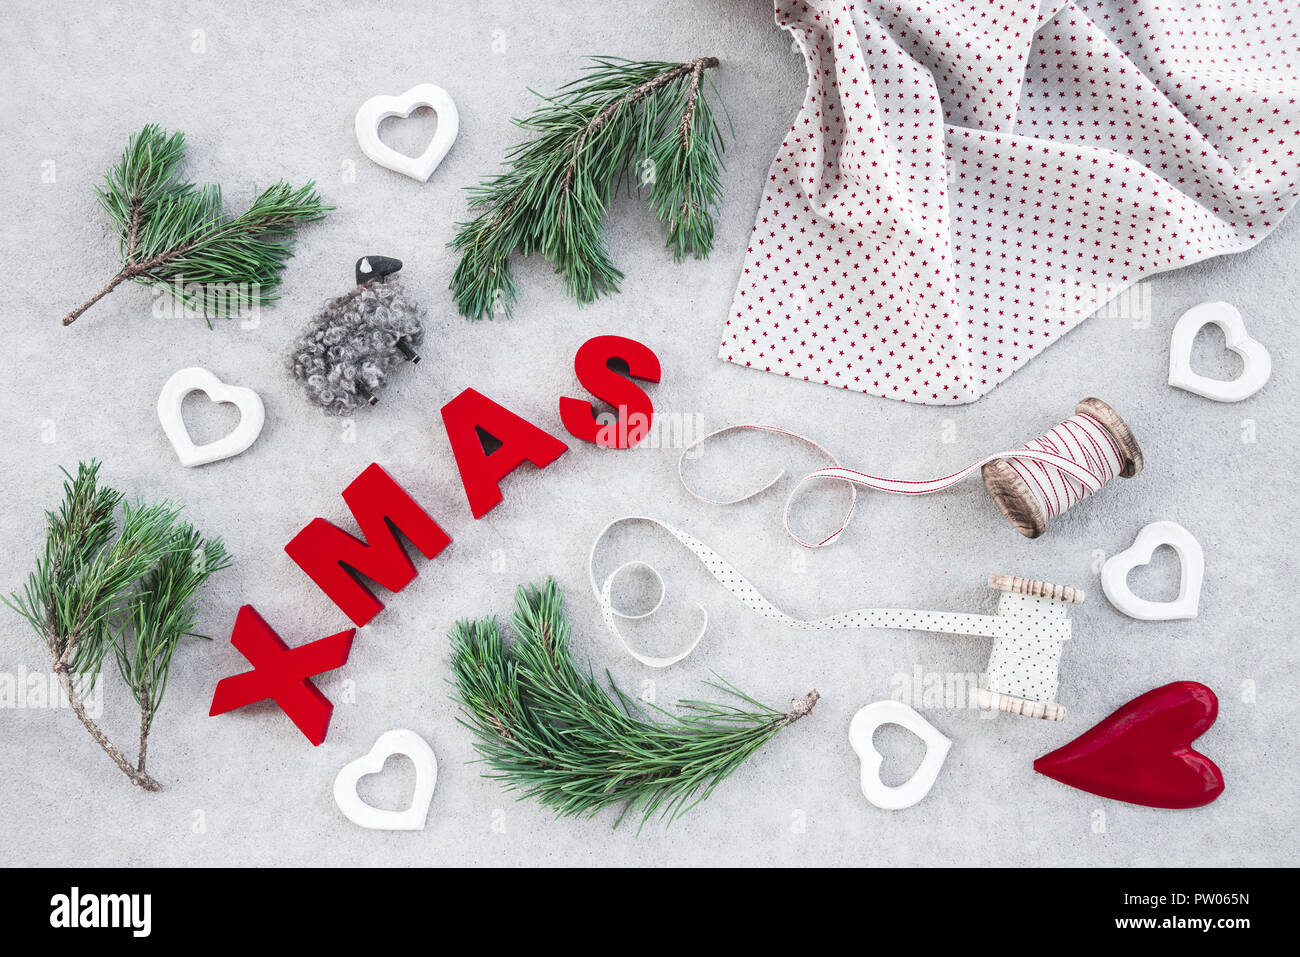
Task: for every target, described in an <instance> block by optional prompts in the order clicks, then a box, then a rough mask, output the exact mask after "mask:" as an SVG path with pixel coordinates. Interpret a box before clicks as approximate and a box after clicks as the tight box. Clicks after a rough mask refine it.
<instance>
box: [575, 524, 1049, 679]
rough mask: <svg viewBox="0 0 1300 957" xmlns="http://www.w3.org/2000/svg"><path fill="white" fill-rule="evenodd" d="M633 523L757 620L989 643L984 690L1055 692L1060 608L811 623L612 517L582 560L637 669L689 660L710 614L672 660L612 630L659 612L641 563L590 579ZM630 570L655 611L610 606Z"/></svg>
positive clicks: (720, 569) (1008, 598) (714, 564)
mask: <svg viewBox="0 0 1300 957" xmlns="http://www.w3.org/2000/svg"><path fill="white" fill-rule="evenodd" d="M633 522H642V523H647V524H650V525H654V526H656V527H658V528H661V529H663V530H664V531H666V532H667V533H668V534H670V535H672V536H673V538H675V539H677V541H679V542H680V543H681V544H682V545H684V546H686V548H687V549H689V550H690V551H691V553H692V554H694V555H695V557H696V558H698V559H699V560H700V562H701V563H703V565H704V567H705V568H707V569H708V570H709V573H710V574H711V575H712V576H713V577H714V578H715V579H717V581H718V583H719V584H721V585H722V587H724V588H725V589H727V591H729V592H731V594H732V595H734V596H735V597H736V598H738V599H740V601H741V602H742V603H744V604H745V605H746V606H747V607H748V608H749V609H750V610H752V611H755V612H757V613H758V614H759V615H761V616H762V617H764V618H769V619H774V620H776V621H779V622H781V623H782V624H783V625H785V626H786V627H788V628H790V629H792V630H795V631H831V630H837V629H846V628H852V629H895V630H898V631H924V632H932V633H936V634H949V635H974V636H982V637H988V638H993V639H995V644H994V650H993V655H992V657H991V659H990V664H989V669H988V684H989V689H990V690H992V691H995V692H998V693H1000V694H1008V695H1014V696H1016V697H1023V698H1027V699H1029V700H1034V701H1048V700H1051V699H1052V698H1053V697H1054V696H1055V694H1056V666H1057V662H1058V660H1059V658H1060V653H1061V642H1062V641H1064V640H1066V639H1068V638H1069V637H1070V620H1069V618H1068V617H1067V616H1066V612H1065V608H1066V606H1065V605H1063V604H1061V603H1060V602H1054V601H1051V600H1050V599H1045V598H1038V597H1035V596H1030V595H1021V594H1012V593H1009V592H1004V593H1003V594H1002V595H1001V597H1000V599H999V604H998V613H997V614H995V615H977V614H962V613H955V612H937V611H916V610H913V609H906V608H860V609H856V610H854V611H846V612H841V613H839V614H836V615H831V616H829V617H825V618H816V619H812V620H805V619H801V618H795V617H793V616H791V615H788V614H786V613H785V612H783V611H782V610H781V609H779V608H777V607H776V606H775V605H773V604H772V603H771V602H769V601H768V600H767V599H766V598H764V597H763V595H762V594H761V593H760V592H759V591H758V589H757V588H755V587H754V586H753V585H752V584H750V583H749V581H748V580H747V579H746V578H745V577H744V576H743V575H741V574H740V572H738V571H737V570H736V568H735V567H734V566H733V565H731V563H729V562H728V561H726V560H725V559H724V558H722V556H720V555H719V554H718V553H717V552H715V551H714V550H713V549H711V548H709V546H707V545H705V544H704V543H703V542H701V541H700V540H699V539H697V538H695V537H694V536H692V535H688V534H687V533H686V532H683V531H681V530H679V529H677V528H674V527H673V526H671V525H669V524H668V523H666V522H661V521H659V520H658V519H655V518H649V517H647V516H642V515H629V516H625V517H623V518H616V519H614V520H613V521H611V522H610V523H609V524H608V525H606V526H605V527H604V528H603V529H602V530H601V532H600V534H599V535H597V536H596V540H595V541H594V542H593V543H592V546H591V553H590V555H589V556H588V560H587V571H588V575H589V576H590V580H591V588H592V591H593V592H594V593H595V595H596V600H597V601H598V602H599V603H600V610H601V615H602V616H603V618H604V620H605V625H606V627H608V628H609V630H610V632H611V633H612V634H613V635H614V637H615V638H617V639H618V641H619V643H620V644H621V645H622V646H623V648H624V649H625V650H626V651H627V653H628V654H630V655H631V656H632V657H633V658H635V659H636V660H637V661H639V662H641V664H643V665H646V666H648V667H651V668H664V667H667V666H668V665H672V664H675V663H676V662H679V661H681V660H682V659H683V658H685V657H686V656H687V655H689V654H690V653H691V652H692V651H694V650H695V648H696V646H697V645H698V644H699V643H700V640H701V639H702V638H703V637H704V633H705V631H706V630H707V628H708V623H709V614H708V610H707V609H706V608H705V607H704V605H702V604H698V603H697V605H696V607H697V608H698V609H699V613H700V625H699V628H698V630H697V631H696V633H695V636H694V638H693V639H691V641H690V643H689V644H688V645H687V646H686V648H685V649H683V650H682V651H680V652H678V653H677V654H675V655H670V656H667V657H661V656H656V655H649V654H646V653H644V652H642V651H641V650H639V649H638V648H636V647H634V646H633V645H632V644H631V643H630V642H629V641H628V640H627V638H626V637H625V636H624V635H623V633H622V631H621V630H620V628H619V624H618V623H619V621H620V620H623V621H633V620H640V619H645V618H649V617H650V616H651V615H653V614H654V613H655V612H656V611H658V610H659V608H660V606H661V605H662V604H663V600H664V597H665V586H664V580H663V576H661V575H660V574H659V572H658V571H657V570H656V569H655V568H653V567H652V566H651V565H649V564H647V563H646V562H643V561H639V560H633V561H628V562H624V563H623V564H621V565H619V566H618V567H617V568H615V569H614V570H613V571H612V572H610V573H609V574H608V575H606V576H605V577H604V578H603V579H598V577H597V575H596V552H597V550H598V549H599V547H600V543H601V542H602V541H603V540H604V538H605V535H606V534H607V533H608V532H609V530H610V529H612V528H613V527H614V526H616V525H623V524H628V523H633ZM634 569H641V570H644V571H647V572H649V573H650V575H651V576H652V577H653V578H654V580H655V583H656V585H657V587H658V592H659V593H658V596H657V597H656V599H655V602H654V606H653V607H652V608H651V609H650V610H649V611H646V612H642V613H633V612H625V611H622V610H620V609H619V608H618V607H617V606H616V605H615V603H614V595H613V592H614V585H615V583H616V581H617V580H618V578H619V576H620V575H622V574H624V573H625V572H629V571H632V570H634Z"/></svg>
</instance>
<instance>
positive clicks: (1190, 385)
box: [1169, 302, 1273, 402]
mask: <svg viewBox="0 0 1300 957" xmlns="http://www.w3.org/2000/svg"><path fill="white" fill-rule="evenodd" d="M1210 323H1213V324H1214V325H1216V326H1218V327H1219V328H1220V329H1222V330H1223V336H1224V339H1225V340H1226V342H1227V345H1228V348H1229V349H1231V350H1232V351H1233V352H1235V353H1237V355H1239V356H1241V360H1242V363H1243V368H1242V370H1241V375H1239V376H1237V378H1235V379H1229V380H1226V381H1225V380H1223V379H1210V378H1207V377H1206V376H1203V375H1198V374H1197V373H1195V372H1193V371H1192V342H1193V341H1194V340H1195V339H1196V334H1197V333H1198V332H1200V331H1201V329H1203V328H1204V327H1205V326H1207V325H1209V324H1210ZM1272 371H1273V360H1272V359H1271V358H1270V357H1269V354H1268V350H1267V349H1265V348H1264V346H1263V344H1262V343H1260V342H1259V341H1258V340H1256V339H1253V338H1251V336H1250V334H1249V333H1248V332H1246V324H1245V323H1244V322H1243V321H1242V318H1241V313H1240V312H1238V311H1237V307H1236V306H1234V305H1232V303H1228V302H1203V303H1201V304H1200V305H1199V306H1193V307H1192V308H1191V309H1188V310H1187V311H1186V312H1185V313H1183V314H1182V316H1181V318H1179V320H1178V322H1177V324H1175V326H1174V334H1173V336H1172V337H1171V338H1170V340H1169V384H1170V385H1172V386H1176V387H1177V388H1179V389H1185V390H1186V391H1188V392H1194V393H1196V394H1197V395H1202V396H1205V398H1207V399H1214V400H1215V401H1216V402H1240V401H1241V400H1242V399H1247V398H1249V397H1250V396H1252V395H1254V394H1255V393H1256V392H1258V391H1259V390H1260V389H1262V388H1264V383H1265V382H1267V381H1268V377H1269V374H1270V373H1271V372H1272Z"/></svg>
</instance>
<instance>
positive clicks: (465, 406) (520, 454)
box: [442, 389, 569, 518]
mask: <svg viewBox="0 0 1300 957" xmlns="http://www.w3.org/2000/svg"><path fill="white" fill-rule="evenodd" d="M442 423H443V425H444V426H446V428H447V439H448V441H450V442H451V452H452V454H453V455H454V456H456V468H458V469H460V480H461V483H462V484H463V485H464V486H465V497H466V498H468V499H469V510H470V512H472V513H473V515H474V517H475V518H482V517H483V516H484V515H486V514H487V513H488V512H490V511H491V510H492V509H494V508H496V506H497V505H499V504H500V503H501V488H500V482H501V480H502V479H503V478H505V477H506V476H507V475H509V474H510V473H511V472H513V471H514V470H515V469H517V468H518V467H519V466H520V465H522V464H523V463H524V461H525V460H527V461H529V462H532V463H533V464H534V465H536V466H537V467H538V468H539V469H542V468H546V466H548V465H550V464H551V463H552V462H554V461H555V460H556V459H557V458H559V457H560V456H561V455H562V454H563V453H564V452H566V451H567V450H568V448H569V447H568V446H567V445H565V444H564V443H563V442H561V441H560V440H559V439H557V438H556V437H555V436H553V435H551V434H550V433H547V432H543V431H542V430H541V429H539V428H538V427H537V426H535V425H533V424H532V423H531V422H529V421H528V420H527V419H521V418H520V417H519V416H517V415H515V414H514V413H513V412H511V411H510V410H509V409H506V408H503V407H501V406H499V405H497V404H496V403H495V402H493V401H492V400H491V399H489V398H487V397H486V396H483V395H480V394H479V393H477V392H475V391H474V390H473V389H466V390H465V391H464V392H462V393H461V394H460V395H458V396H456V398H454V399H452V400H451V401H450V402H448V403H447V404H446V405H444V406H443V407H442ZM479 429H482V430H483V431H484V432H486V433H487V434H488V435H490V436H492V437H493V438H494V439H497V440H498V441H499V442H500V443H501V447H500V448H498V449H497V450H496V451H494V452H493V453H492V454H491V455H489V454H488V453H486V452H484V451H483V443H482V441H480V439H479V436H478V430H479Z"/></svg>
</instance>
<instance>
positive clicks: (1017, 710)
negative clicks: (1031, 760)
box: [970, 403, 1141, 721]
mask: <svg viewBox="0 0 1300 957" xmlns="http://www.w3.org/2000/svg"><path fill="white" fill-rule="evenodd" d="M1081 404H1082V403H1081ZM1108 427H1109V426H1108ZM1139 454H1140V453H1139ZM1138 461H1139V468H1140V467H1141V459H1139V460H1138ZM1008 517H1010V516H1008ZM989 587H990V588H994V589H996V590H998V591H1005V592H1011V593H1012V594H1015V595H1031V596H1033V597H1035V598H1047V599H1050V600H1052V601H1059V602H1061V604H1063V605H1082V604H1083V599H1084V595H1083V589H1082V588H1072V587H1071V586H1069V585H1053V584H1052V583H1051V582H1045V581H1039V580H1038V579H1036V578H1021V577H1020V576H1019V575H990V576H989ZM970 702H971V704H972V705H973V706H974V707H977V708H987V709H989V710H992V711H1006V712H1008V713H1009V714H1018V715H1023V716H1024V717H1026V718H1041V719H1042V720H1044V721H1064V720H1065V715H1066V707H1065V705H1063V704H1060V703H1058V702H1056V701H1034V700H1032V699H1030V698H1021V697H1018V696H1017V695H1012V694H1006V693H1005V692H1001V691H993V690H991V689H989V688H979V687H976V688H971V691H970Z"/></svg>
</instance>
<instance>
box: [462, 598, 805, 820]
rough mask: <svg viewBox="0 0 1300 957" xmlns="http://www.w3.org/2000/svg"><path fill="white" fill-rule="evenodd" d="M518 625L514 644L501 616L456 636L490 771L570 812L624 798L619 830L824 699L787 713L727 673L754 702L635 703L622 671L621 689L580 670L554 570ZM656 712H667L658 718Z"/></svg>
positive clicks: (472, 717)
mask: <svg viewBox="0 0 1300 957" xmlns="http://www.w3.org/2000/svg"><path fill="white" fill-rule="evenodd" d="M511 625H512V626H513V628H514V632H515V635H516V640H515V642H514V643H513V645H512V646H511V648H510V650H509V652H507V650H506V648H505V646H504V644H503V642H502V640H501V635H500V633H499V632H498V631H497V626H496V623H495V622H494V621H493V620H492V619H491V618H483V619H479V620H477V621H461V622H458V623H457V625H456V627H455V629H454V630H453V631H452V632H451V634H450V635H449V637H450V639H451V642H452V673H453V676H454V677H453V680H452V682H451V683H452V684H453V685H454V687H455V689H456V691H455V693H454V695H453V697H454V700H456V701H457V702H458V703H459V704H460V706H461V708H462V710H463V712H464V715H465V718H464V719H463V720H462V721H461V724H463V725H464V726H465V727H467V728H469V729H470V730H471V731H473V732H474V734H475V737H476V738H477V742H476V745H475V748H476V750H477V751H478V753H479V754H480V756H481V758H482V760H483V761H484V762H485V763H486V764H488V765H489V766H490V767H491V768H492V772H491V773H489V774H487V775H486V776H487V777H491V778H495V779H497V780H500V781H502V782H503V786H504V787H505V789H506V790H509V791H515V790H517V791H520V792H522V796H523V797H524V798H533V799H535V800H538V801H541V802H542V803H543V804H545V805H547V806H548V807H550V808H552V809H554V810H555V812H556V814H557V815H558V816H560V817H565V816H570V815H584V816H592V815H594V814H596V813H597V812H598V811H600V810H601V809H603V808H606V807H610V806H615V807H619V808H620V813H619V815H618V818H617V819H616V820H615V822H614V826H615V827H617V826H618V824H619V823H621V822H622V820H623V818H624V817H626V816H627V815H629V814H640V815H641V818H642V820H641V825H642V826H644V825H645V823H646V822H647V821H648V820H650V818H652V817H654V816H656V815H658V816H659V817H661V818H663V819H664V820H665V821H666V822H667V823H671V822H672V821H673V820H674V819H676V818H677V817H679V816H680V815H682V814H683V813H685V812H686V811H688V810H690V809H691V808H692V807H694V806H695V805H696V804H698V803H699V802H700V801H702V800H704V799H705V798H707V797H708V796H709V795H710V794H711V793H712V792H713V789H714V788H715V787H717V786H718V784H719V783H721V782H722V781H723V779H725V778H726V777H727V776H728V775H730V774H731V773H732V772H733V771H735V770H736V769H737V768H738V767H740V765H742V764H743V763H744V762H745V760H746V759H747V758H749V756H750V755H752V754H753V753H754V752H755V751H757V750H758V749H759V748H761V747H762V746H763V745H764V744H766V743H767V742H768V741H770V740H771V739H772V738H773V737H774V736H775V735H776V734H777V732H779V731H780V730H781V729H782V728H784V727H786V726H787V725H789V724H791V723H793V722H795V721H797V720H799V718H801V717H803V716H804V715H806V714H808V713H809V712H810V711H811V710H812V707H813V705H814V704H816V702H817V699H818V697H819V696H818V694H817V692H816V691H812V692H809V694H807V695H806V696H804V697H803V698H801V699H797V700H796V701H795V702H793V705H792V708H791V710H790V711H789V712H781V711H777V710H775V709H773V708H769V707H767V706H765V705H762V704H760V703H759V702H757V701H755V700H754V699H753V698H751V697H749V696H748V695H745V694H743V693H742V692H740V691H739V690H737V689H736V688H734V687H733V686H731V685H729V684H727V683H726V682H721V683H720V684H717V685H714V687H716V688H718V689H719V690H722V691H725V692H727V693H729V694H731V695H732V696H734V697H735V698H736V699H737V701H739V702H741V703H743V704H744V705H747V706H748V708H742V707H738V706H733V705H725V704H714V703H710V702H704V701H685V702H682V703H681V704H682V707H683V708H684V709H685V713H682V714H673V713H670V712H668V711H666V710H663V709H660V708H657V707H655V706H653V705H646V704H644V703H639V702H634V701H633V700H632V699H630V698H629V697H628V696H627V695H626V694H624V693H623V692H622V691H621V690H620V689H619V688H618V686H617V685H616V684H615V683H614V681H613V679H612V678H610V679H609V683H610V687H611V688H612V689H613V696H612V697H611V696H610V695H609V694H607V693H606V692H605V690H604V689H603V688H602V686H601V684H600V683H599V682H598V681H597V680H596V679H595V678H594V677H592V675H591V674H590V673H587V674H583V673H582V672H580V671H578V669H577V668H575V667H574V665H573V661H572V658H571V657H570V653H569V625H568V621H567V619H566V617H565V615H564V608H563V600H562V598H561V595H560V592H559V589H558V588H557V587H556V584H555V582H554V581H552V580H550V579H548V580H547V581H546V582H545V583H543V584H542V585H541V586H540V587H535V588H525V587H521V588H520V589H519V591H518V593H517V595H516V608H515V612H514V615H513V616H512V617H511ZM606 677H607V678H608V675H607V676H606ZM645 710H651V711H654V712H655V713H657V714H658V715H660V716H662V718H663V720H660V721H655V720H648V719H647V717H645V716H643V712H644V711H645Z"/></svg>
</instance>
